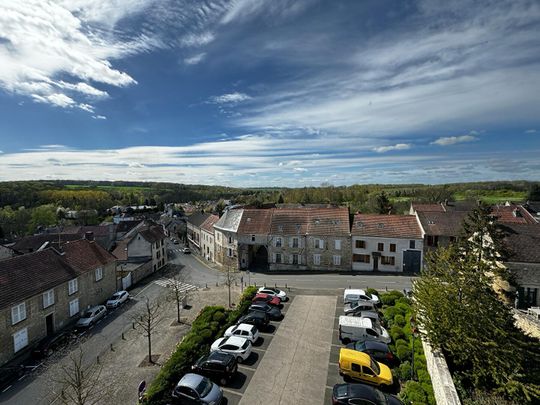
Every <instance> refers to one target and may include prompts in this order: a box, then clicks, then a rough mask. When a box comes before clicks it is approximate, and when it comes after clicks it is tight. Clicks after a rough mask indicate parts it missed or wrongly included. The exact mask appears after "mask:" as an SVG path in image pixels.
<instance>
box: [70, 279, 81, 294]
mask: <svg viewBox="0 0 540 405" xmlns="http://www.w3.org/2000/svg"><path fill="white" fill-rule="evenodd" d="M77 291H79V281H78V280H77V279H76V278H74V279H73V280H69V281H68V295H72V294H75V293H76V292H77Z"/></svg>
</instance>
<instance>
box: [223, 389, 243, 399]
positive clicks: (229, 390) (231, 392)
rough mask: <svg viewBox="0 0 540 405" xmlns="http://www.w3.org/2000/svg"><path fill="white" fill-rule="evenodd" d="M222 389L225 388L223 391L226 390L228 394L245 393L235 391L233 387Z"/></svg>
mask: <svg viewBox="0 0 540 405" xmlns="http://www.w3.org/2000/svg"><path fill="white" fill-rule="evenodd" d="M221 389H222V390H223V392H226V393H227V394H234V395H238V396H239V397H241V396H242V395H243V394H241V393H240V392H238V391H233V390H232V389H230V388H226V387H221Z"/></svg>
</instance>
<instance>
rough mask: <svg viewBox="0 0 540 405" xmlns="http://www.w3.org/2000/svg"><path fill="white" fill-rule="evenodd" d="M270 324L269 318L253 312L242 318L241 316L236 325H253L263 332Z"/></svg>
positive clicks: (263, 313)
mask: <svg viewBox="0 0 540 405" xmlns="http://www.w3.org/2000/svg"><path fill="white" fill-rule="evenodd" d="M269 322H270V317H269V316H268V314H266V313H265V312H259V311H253V312H250V313H248V314H246V315H244V316H242V317H241V318H240V319H239V320H238V321H237V322H236V324H237V325H240V324H241V323H248V324H250V325H254V326H256V327H257V329H259V330H264V329H267V328H268V323H269Z"/></svg>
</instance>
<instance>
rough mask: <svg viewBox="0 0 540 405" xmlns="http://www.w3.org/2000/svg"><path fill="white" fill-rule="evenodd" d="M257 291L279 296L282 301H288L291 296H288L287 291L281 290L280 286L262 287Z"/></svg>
mask: <svg viewBox="0 0 540 405" xmlns="http://www.w3.org/2000/svg"><path fill="white" fill-rule="evenodd" d="M257 293H263V294H269V295H275V296H276V297H278V298H279V299H280V300H281V301H288V300H289V297H287V293H286V292H285V291H283V290H280V289H279V288H272V287H260V288H259V289H258V290H257Z"/></svg>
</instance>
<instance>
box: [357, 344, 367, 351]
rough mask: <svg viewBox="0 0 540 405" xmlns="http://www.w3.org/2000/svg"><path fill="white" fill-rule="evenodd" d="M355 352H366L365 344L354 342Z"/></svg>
mask: <svg viewBox="0 0 540 405" xmlns="http://www.w3.org/2000/svg"><path fill="white" fill-rule="evenodd" d="M356 350H358V351H360V352H363V351H364V350H366V344H365V343H364V342H356Z"/></svg>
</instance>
